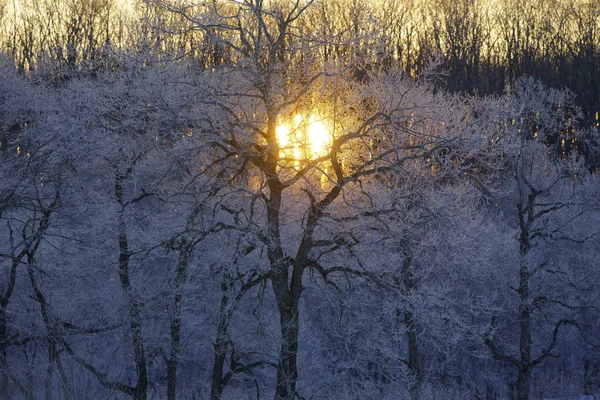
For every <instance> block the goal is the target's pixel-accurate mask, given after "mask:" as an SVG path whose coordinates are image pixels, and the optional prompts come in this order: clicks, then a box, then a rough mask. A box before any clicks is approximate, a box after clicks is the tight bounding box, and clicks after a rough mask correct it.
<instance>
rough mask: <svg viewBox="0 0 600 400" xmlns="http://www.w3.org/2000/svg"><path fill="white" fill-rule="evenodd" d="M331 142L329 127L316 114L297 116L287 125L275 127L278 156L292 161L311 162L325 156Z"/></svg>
mask: <svg viewBox="0 0 600 400" xmlns="http://www.w3.org/2000/svg"><path fill="white" fill-rule="evenodd" d="M332 141H333V131H332V129H331V128H330V125H329V124H328V123H327V121H326V120H325V119H323V118H320V117H319V116H318V114H317V113H313V114H310V115H308V116H305V115H301V114H298V115H296V116H295V117H294V118H293V120H292V121H290V122H289V123H287V124H286V123H283V124H280V125H278V126H277V142H278V143H279V148H280V151H279V156H280V157H281V158H282V159H288V160H293V161H294V164H295V165H298V164H299V162H300V161H301V160H313V159H315V158H319V157H323V156H325V155H327V153H328V152H329V149H330V147H331V144H332Z"/></svg>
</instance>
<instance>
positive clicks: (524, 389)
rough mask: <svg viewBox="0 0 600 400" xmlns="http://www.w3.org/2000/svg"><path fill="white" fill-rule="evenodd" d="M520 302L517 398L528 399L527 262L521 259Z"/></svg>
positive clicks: (528, 328)
mask: <svg viewBox="0 0 600 400" xmlns="http://www.w3.org/2000/svg"><path fill="white" fill-rule="evenodd" d="M519 274H520V283H519V293H520V304H519V326H520V328H521V333H520V338H519V350H520V357H521V359H520V364H521V366H520V368H519V376H518V378H517V399H518V400H527V399H529V389H530V386H531V343H532V338H531V309H530V306H529V271H528V268H527V263H526V262H524V261H522V262H521V268H520V271H519Z"/></svg>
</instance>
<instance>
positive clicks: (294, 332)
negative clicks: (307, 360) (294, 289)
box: [275, 299, 299, 400]
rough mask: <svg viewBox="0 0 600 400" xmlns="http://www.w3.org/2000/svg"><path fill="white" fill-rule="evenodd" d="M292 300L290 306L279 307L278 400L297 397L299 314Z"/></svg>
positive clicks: (276, 396)
mask: <svg viewBox="0 0 600 400" xmlns="http://www.w3.org/2000/svg"><path fill="white" fill-rule="evenodd" d="M290 300H291V301H290V302H289V304H280V305H279V321H280V324H281V348H280V351H279V363H278V364H277V388H276V391H275V399H276V400H280V399H281V400H283V399H286V400H287V399H293V398H294V397H295V396H296V381H297V380H298V367H297V364H296V362H297V355H298V328H299V326H298V321H299V312H298V306H297V302H296V301H295V299H294V300H292V299H290Z"/></svg>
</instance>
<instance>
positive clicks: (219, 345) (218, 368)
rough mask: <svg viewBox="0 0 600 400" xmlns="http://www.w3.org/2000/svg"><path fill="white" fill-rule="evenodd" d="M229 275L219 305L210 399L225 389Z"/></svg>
mask: <svg viewBox="0 0 600 400" xmlns="http://www.w3.org/2000/svg"><path fill="white" fill-rule="evenodd" d="M227 280H228V279H227V276H225V277H224V278H223V282H222V283H221V292H222V293H223V294H222V296H221V305H220V307H219V323H218V325H217V339H216V341H215V345H214V348H215V361H214V363H213V370H212V378H211V387H210V400H219V399H220V398H221V395H222V394H223V389H225V385H226V382H225V379H224V378H223V367H224V366H225V359H226V358H227V351H228V350H229V339H228V338H227V330H228V327H229V315H228V313H227V307H228V304H229V285H228V282H227Z"/></svg>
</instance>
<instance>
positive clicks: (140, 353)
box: [115, 175, 148, 400]
mask: <svg viewBox="0 0 600 400" xmlns="http://www.w3.org/2000/svg"><path fill="white" fill-rule="evenodd" d="M124 179H125V177H124V176H121V175H117V179H116V184H115V194H116V198H117V201H118V203H119V205H120V206H121V208H120V210H119V215H118V229H119V281H120V283H121V288H122V289H123V292H124V293H125V298H126V300H127V310H128V312H129V327H130V329H131V336H132V341H133V354H134V358H135V369H136V374H137V382H136V386H135V388H134V391H133V398H134V400H145V399H146V398H147V397H148V373H147V369H146V353H145V351H144V338H143V334H142V325H141V318H140V306H139V303H138V302H137V300H136V299H135V297H134V296H135V294H134V293H133V287H132V286H131V280H130V276H129V259H130V253H129V240H128V237H127V228H126V226H125V217H124V212H125V203H124V201H123V181H124Z"/></svg>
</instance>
